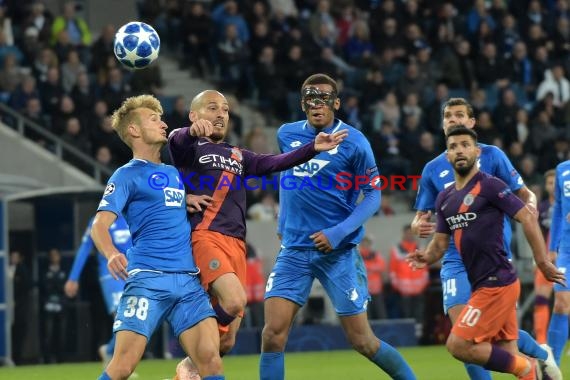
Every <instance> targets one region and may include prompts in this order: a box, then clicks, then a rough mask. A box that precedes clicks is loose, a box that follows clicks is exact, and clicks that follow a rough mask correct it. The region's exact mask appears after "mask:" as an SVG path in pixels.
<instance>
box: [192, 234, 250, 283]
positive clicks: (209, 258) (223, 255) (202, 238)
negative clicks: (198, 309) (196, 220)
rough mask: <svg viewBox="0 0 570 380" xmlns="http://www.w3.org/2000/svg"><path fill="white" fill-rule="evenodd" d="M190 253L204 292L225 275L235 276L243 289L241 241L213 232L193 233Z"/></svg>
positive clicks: (244, 255)
mask: <svg viewBox="0 0 570 380" xmlns="http://www.w3.org/2000/svg"><path fill="white" fill-rule="evenodd" d="M192 252H193V255H194V261H195V262H196V265H197V266H198V268H200V280H201V282H202V286H204V288H205V289H206V290H208V289H209V287H210V286H211V284H212V283H213V282H214V281H216V280H217V279H218V278H220V277H221V276H223V275H224V274H226V273H233V274H235V276H236V277H237V278H238V280H239V282H240V283H241V285H242V288H244V287H245V280H246V270H247V269H246V268H247V263H246V254H245V243H244V242H243V240H240V239H237V238H234V237H231V236H226V235H223V234H220V233H218V232H214V231H206V230H199V231H193V232H192Z"/></svg>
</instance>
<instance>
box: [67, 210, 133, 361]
mask: <svg viewBox="0 0 570 380" xmlns="http://www.w3.org/2000/svg"><path fill="white" fill-rule="evenodd" d="M91 224H93V218H91V219H90V220H89V223H88V224H87V228H86V229H85V232H84V233H83V238H82V239H81V246H80V247H79V249H78V250H77V253H76V254H75V259H73V266H72V267H71V271H70V272H69V277H68V279H67V282H66V283H65V287H64V291H65V294H66V295H67V296H68V297H70V298H73V297H75V296H76V295H77V291H78V290H79V277H81V272H82V271H83V268H84V267H85V263H87V258H88V257H89V255H90V254H91V251H93V248H94V247H95V245H94V244H93V239H91ZM109 232H110V233H111V238H112V239H113V244H114V245H115V247H117V249H118V250H119V251H120V252H121V253H124V254H126V253H127V250H128V249H129V248H131V247H132V246H133V242H132V240H131V232H130V231H129V226H128V225H127V222H126V221H125V218H123V216H122V215H119V216H118V217H117V220H116V221H115V223H113V224H112V225H111V228H109ZM97 263H98V267H99V285H100V286H101V293H102V294H103V299H104V301H105V306H106V307H107V312H108V313H109V314H111V315H114V314H115V312H116V311H117V307H118V306H119V299H120V298H121V295H122V294H123V288H124V287H125V281H123V280H122V279H117V280H115V279H114V278H113V276H111V273H109V270H108V269H107V259H106V258H105V256H103V255H101V254H97ZM114 349H115V334H112V335H111V339H110V340H109V341H108V342H107V343H106V344H104V345H102V346H101V347H99V355H100V356H101V359H102V360H103V362H104V363H105V364H106V363H107V362H108V358H110V357H111V356H113V351H114Z"/></svg>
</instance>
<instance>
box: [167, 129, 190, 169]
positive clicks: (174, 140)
mask: <svg viewBox="0 0 570 380" xmlns="http://www.w3.org/2000/svg"><path fill="white" fill-rule="evenodd" d="M189 130H190V128H189V127H184V128H178V129H175V130H173V131H172V132H170V134H169V135H168V152H169V153H170V159H171V160H172V163H173V164H174V166H176V167H180V166H187V163H188V161H189V160H190V159H191V158H192V157H193V156H194V152H195V150H196V149H195V147H194V143H195V142H196V141H197V138H196V137H193V136H190V133H189V132H188V131H189Z"/></svg>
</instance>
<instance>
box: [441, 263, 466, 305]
mask: <svg viewBox="0 0 570 380" xmlns="http://www.w3.org/2000/svg"><path fill="white" fill-rule="evenodd" d="M440 277H441V287H442V290H443V311H444V312H445V314H447V311H448V310H449V309H451V308H452V307H453V306H456V305H467V302H469V298H470V297H471V283H470V282H469V278H468V277H467V272H466V271H465V268H463V270H461V269H460V268H453V269H451V268H445V265H444V266H443V267H442V268H441V272H440Z"/></svg>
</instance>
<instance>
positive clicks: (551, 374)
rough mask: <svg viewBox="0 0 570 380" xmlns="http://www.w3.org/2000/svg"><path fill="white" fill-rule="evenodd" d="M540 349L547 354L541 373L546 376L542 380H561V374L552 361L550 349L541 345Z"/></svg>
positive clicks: (552, 355)
mask: <svg viewBox="0 0 570 380" xmlns="http://www.w3.org/2000/svg"><path fill="white" fill-rule="evenodd" d="M540 347H542V348H543V349H544V350H545V351H546V352H547V353H548V356H547V357H546V360H544V361H543V362H542V363H543V372H544V374H545V376H546V377H545V376H543V379H551V380H562V372H560V368H558V365H557V364H556V360H554V354H553V353H552V348H550V346H549V345H548V344H541V345H540Z"/></svg>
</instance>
